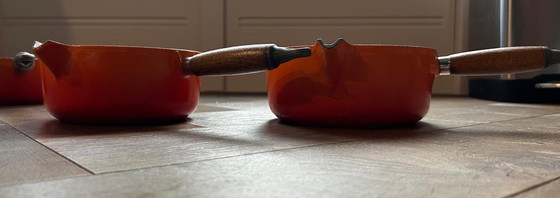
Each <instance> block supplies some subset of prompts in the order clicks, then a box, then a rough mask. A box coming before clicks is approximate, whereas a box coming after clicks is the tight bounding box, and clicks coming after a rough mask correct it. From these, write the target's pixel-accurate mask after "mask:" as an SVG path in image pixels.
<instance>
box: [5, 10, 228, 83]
mask: <svg viewBox="0 0 560 198" xmlns="http://www.w3.org/2000/svg"><path fill="white" fill-rule="evenodd" d="M204 9H207V11H205V10H204ZM0 18H1V19H2V20H0V27H1V28H2V29H1V31H0V44H1V45H0V55H1V56H13V55H14V54H16V53H17V52H19V51H30V50H31V46H32V45H33V41H35V40H37V41H44V40H56V41H60V42H66V43H71V44H103V45H108V44H110V45H133V46H153V47H170V48H183V49H192V50H208V49H213V48H220V47H222V46H223V25H222V24H223V2H222V1H221V0H167V1H165V2H160V1H152V0H98V1H74V0H44V1H32V0H18V1H10V0H0ZM202 85H203V90H219V91H221V90H223V79H222V78H209V79H203V82H202Z"/></svg>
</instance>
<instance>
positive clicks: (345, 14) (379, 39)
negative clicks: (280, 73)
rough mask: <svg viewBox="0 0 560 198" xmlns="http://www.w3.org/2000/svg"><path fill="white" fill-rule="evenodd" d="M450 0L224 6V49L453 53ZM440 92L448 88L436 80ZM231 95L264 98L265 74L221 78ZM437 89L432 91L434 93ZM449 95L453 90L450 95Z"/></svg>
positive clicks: (293, 0)
mask: <svg viewBox="0 0 560 198" xmlns="http://www.w3.org/2000/svg"><path fill="white" fill-rule="evenodd" d="M454 24H455V1H453V0H422V1H418V0H353V1H339V0H307V1H301V0H282V1H262V0H244V1H237V0H226V45H228V46H232V45H241V44H248V43H277V44H279V45H310V44H313V43H314V42H315V40H316V39H318V38H323V39H324V40H326V41H327V42H333V41H334V40H336V38H341V37H342V38H344V39H346V40H347V41H349V42H351V43H355V44H358V43H379V44H400V45H418V46H427V47H431V48H435V49H437V50H438V52H439V53H440V54H442V55H445V54H449V53H452V52H453V51H454V47H455V46H454V33H455V29H454V28H455V27H454ZM439 81H443V82H440V83H439V84H441V85H443V88H444V89H442V90H444V91H448V90H445V89H446V88H447V87H449V83H448V82H447V81H454V79H449V80H447V81H446V79H445V78H439ZM226 85H227V86H226V90H227V91H230V92H265V91H266V82H265V75H264V74H262V73H261V74H254V75H248V76H236V77H227V78H226ZM438 86H439V85H438V84H436V85H435V87H434V91H435V92H436V93H437V92H438V89H439V88H438ZM451 91H452V90H451Z"/></svg>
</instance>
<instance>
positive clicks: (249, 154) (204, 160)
mask: <svg viewBox="0 0 560 198" xmlns="http://www.w3.org/2000/svg"><path fill="white" fill-rule="evenodd" d="M361 140H362V139H353V140H346V141H340V142H329V143H324V144H315V145H307V146H300V147H291V148H282V149H273V150H268V151H258V152H253V153H244V154H241V155H231V156H223V157H216V158H210V159H201V160H194V161H188V162H179V163H171V164H165V165H158V166H150V167H144V168H134V169H127V170H117V171H110V172H102V173H96V174H95V175H104V174H113V173H120V172H128V171H138V170H143V169H151V168H162V167H167V166H177V165H183V164H191V163H197V162H207V161H214V160H221V159H229V158H235V157H243V156H251V155H258V154H263V153H274V152H280V151H289V150H296V149H302V148H312V147H317V146H325V145H332V144H340V143H348V142H354V141H361Z"/></svg>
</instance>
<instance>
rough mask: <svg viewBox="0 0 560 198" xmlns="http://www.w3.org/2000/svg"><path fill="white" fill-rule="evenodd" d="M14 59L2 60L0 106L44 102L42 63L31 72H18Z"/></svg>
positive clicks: (38, 62) (36, 64) (38, 63)
mask: <svg viewBox="0 0 560 198" xmlns="http://www.w3.org/2000/svg"><path fill="white" fill-rule="evenodd" d="M12 64H13V58H0V105H14V104H40V103H41V102H43V91H42V88H41V72H40V69H39V68H40V67H41V63H40V61H35V67H33V68H32V69H31V70H29V71H16V69H15V67H14V66H12Z"/></svg>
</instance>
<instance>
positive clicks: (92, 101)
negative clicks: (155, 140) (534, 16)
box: [0, 39, 560, 127]
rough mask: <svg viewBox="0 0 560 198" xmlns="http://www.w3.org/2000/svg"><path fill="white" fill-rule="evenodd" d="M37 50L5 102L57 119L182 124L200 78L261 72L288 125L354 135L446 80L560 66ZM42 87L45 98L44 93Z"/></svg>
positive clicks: (318, 49)
mask: <svg viewBox="0 0 560 198" xmlns="http://www.w3.org/2000/svg"><path fill="white" fill-rule="evenodd" d="M33 52H34V53H35V54H36V55H37V56H38V60H34V59H32V58H33V55H32V54H18V55H17V56H16V58H15V59H1V62H0V63H2V65H1V66H2V67H0V69H1V71H2V73H12V74H13V76H14V77H13V79H14V80H12V79H8V80H12V81H13V82H10V83H2V84H0V86H5V85H6V84H10V85H13V86H5V87H2V90H6V91H7V93H13V94H14V95H15V93H18V94H19V93H20V92H26V93H22V94H21V95H22V97H21V98H29V99H21V98H9V97H6V96H4V95H5V94H4V93H2V94H4V95H0V96H2V100H1V101H5V100H8V101H16V100H20V101H22V102H23V101H35V102H36V101H37V100H39V101H40V99H41V97H43V98H44V105H45V107H46V108H47V110H48V111H49V112H50V113H51V114H52V115H53V116H55V117H56V118H58V119H59V120H61V121H63V122H70V123H82V124H136V123H161V122H175V121H181V120H184V119H185V118H186V117H187V116H188V115H189V114H191V113H192V112H193V111H194V109H195V108H196V105H197V103H198V98H199V91H200V88H199V86H200V78H199V77H198V76H205V75H236V74H244V73H252V72H261V71H268V72H267V86H268V100H269V105H270V109H271V110H272V112H273V113H274V114H275V115H276V116H277V117H278V118H279V119H280V120H282V121H285V122H291V123H298V124H311V125H322V126H347V127H362V126H382V125H401V124H411V123H415V122H417V121H418V120H420V119H422V117H423V116H424V115H425V114H426V113H427V111H428V108H429V104H430V98H431V90H432V83H433V81H434V78H435V77H437V76H438V75H495V74H500V73H515V72H526V71H534V70H540V69H543V68H546V67H548V66H549V65H552V64H556V63H559V62H560V52H559V51H557V50H552V49H548V48H546V47H542V46H536V47H510V48H496V49H489V50H480V51H473V52H465V53H459V54H454V55H450V56H443V57H437V53H436V50H434V49H430V48H425V47H414V46H394V45H369V44H360V45H352V44H350V43H348V42H346V41H345V40H343V39H339V40H337V41H336V42H334V43H333V44H325V43H324V42H323V41H322V40H320V39H319V40H318V41H317V42H316V43H315V44H314V45H312V46H297V47H278V46H276V45H273V44H263V45H246V46H238V47H230V48H224V49H218V50H213V51H209V52H204V53H200V52H197V51H192V50H181V49H166V48H149V47H131V46H94V45H66V44H62V43H58V42H54V41H47V42H45V43H38V42H37V43H36V44H35V46H34V49H33ZM31 63H34V64H35V67H32V64H31ZM18 64H19V65H20V66H19V67H16V66H13V65H18ZM5 65H10V67H8V66H5ZM26 67H27V68H32V69H30V70H27V71H26V70H25V68H26ZM16 68H22V69H16ZM39 69H40V70H41V76H40V77H38V76H39ZM16 70H17V71H16ZM3 79H7V78H3ZM37 79H40V80H41V82H37V81H38V80H37ZM25 80H28V81H29V82H26V81H25ZM15 85H17V86H15ZM41 85H42V93H41V94H36V93H37V92H38V91H37V89H40V88H37V87H40V86H41ZM32 91H33V93H35V95H33V94H31V92H32ZM27 92H29V93H27ZM39 93H40V92H39ZM26 94H27V95H26ZM5 98H8V99H5Z"/></svg>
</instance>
